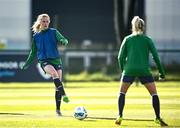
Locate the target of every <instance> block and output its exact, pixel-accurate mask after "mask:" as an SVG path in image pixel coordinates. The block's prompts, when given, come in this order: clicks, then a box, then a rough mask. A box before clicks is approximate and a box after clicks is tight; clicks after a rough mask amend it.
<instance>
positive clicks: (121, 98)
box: [118, 92, 125, 117]
mask: <svg viewBox="0 0 180 128" xmlns="http://www.w3.org/2000/svg"><path fill="white" fill-rule="evenodd" d="M124 105H125V93H122V92H121V93H120V95H119V98H118V109H119V116H120V117H122V116H123V109H124Z"/></svg>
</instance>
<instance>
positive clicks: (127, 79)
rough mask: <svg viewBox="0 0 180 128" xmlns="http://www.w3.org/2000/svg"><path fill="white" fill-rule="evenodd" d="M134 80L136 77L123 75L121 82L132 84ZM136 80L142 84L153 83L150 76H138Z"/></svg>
mask: <svg viewBox="0 0 180 128" xmlns="http://www.w3.org/2000/svg"><path fill="white" fill-rule="evenodd" d="M135 78H136V76H127V75H123V76H122V77H121V81H122V82H127V83H133V82H134V80H135ZM137 78H138V79H139V80H140V82H141V83H142V84H146V83H152V82H154V78H153V77H152V76H151V75H150V76H138V77H137Z"/></svg>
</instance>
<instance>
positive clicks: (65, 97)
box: [57, 69, 69, 103]
mask: <svg viewBox="0 0 180 128" xmlns="http://www.w3.org/2000/svg"><path fill="white" fill-rule="evenodd" d="M57 73H58V76H59V80H60V81H61V87H62V88H63V90H64V86H63V83H62V69H58V70H57ZM62 96H63V101H64V102H66V103H68V102H69V98H68V97H67V95H66V93H65V91H64V95H62Z"/></svg>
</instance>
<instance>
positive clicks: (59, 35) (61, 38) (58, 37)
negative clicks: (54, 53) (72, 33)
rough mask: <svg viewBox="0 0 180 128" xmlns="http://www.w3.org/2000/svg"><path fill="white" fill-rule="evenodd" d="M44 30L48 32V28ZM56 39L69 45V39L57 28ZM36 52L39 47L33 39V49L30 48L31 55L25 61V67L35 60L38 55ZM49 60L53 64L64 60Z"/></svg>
mask: <svg viewBox="0 0 180 128" xmlns="http://www.w3.org/2000/svg"><path fill="white" fill-rule="evenodd" d="M43 31H44V32H46V30H43ZM56 39H57V41H58V42H59V43H61V44H62V45H67V44H68V40H67V39H66V38H64V36H62V35H61V33H60V32H59V31H58V30H56ZM36 53H37V48H36V45H35V42H34V40H33V39H32V46H31V50H30V53H29V56H28V58H27V60H26V62H25V65H24V67H25V68H27V67H29V65H30V64H31V63H32V62H33V60H34V58H35V56H36ZM48 61H49V62H50V63H52V64H55V65H58V64H62V61H61V59H60V58H56V59H50V60H48ZM41 62H42V61H40V60H39V63H41Z"/></svg>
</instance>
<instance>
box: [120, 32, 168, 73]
mask: <svg viewBox="0 0 180 128" xmlns="http://www.w3.org/2000/svg"><path fill="white" fill-rule="evenodd" d="M150 52H151V53H152V56H153V59H154V61H155V63H156V65H157V67H158V70H159V73H160V75H161V76H165V73H164V70H163V67H162V65H161V63H160V60H159V56H158V53H157V50H156V48H155V46H154V43H153V41H152V40H151V39H150V38H149V37H147V36H145V35H143V34H141V35H133V34H131V35H129V36H127V37H125V38H124V40H123V42H122V45H121V47H120V50H119V54H118V63H119V66H120V68H121V70H122V73H123V74H124V75H128V76H150V75H151V70H150V65H149V53H150Z"/></svg>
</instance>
